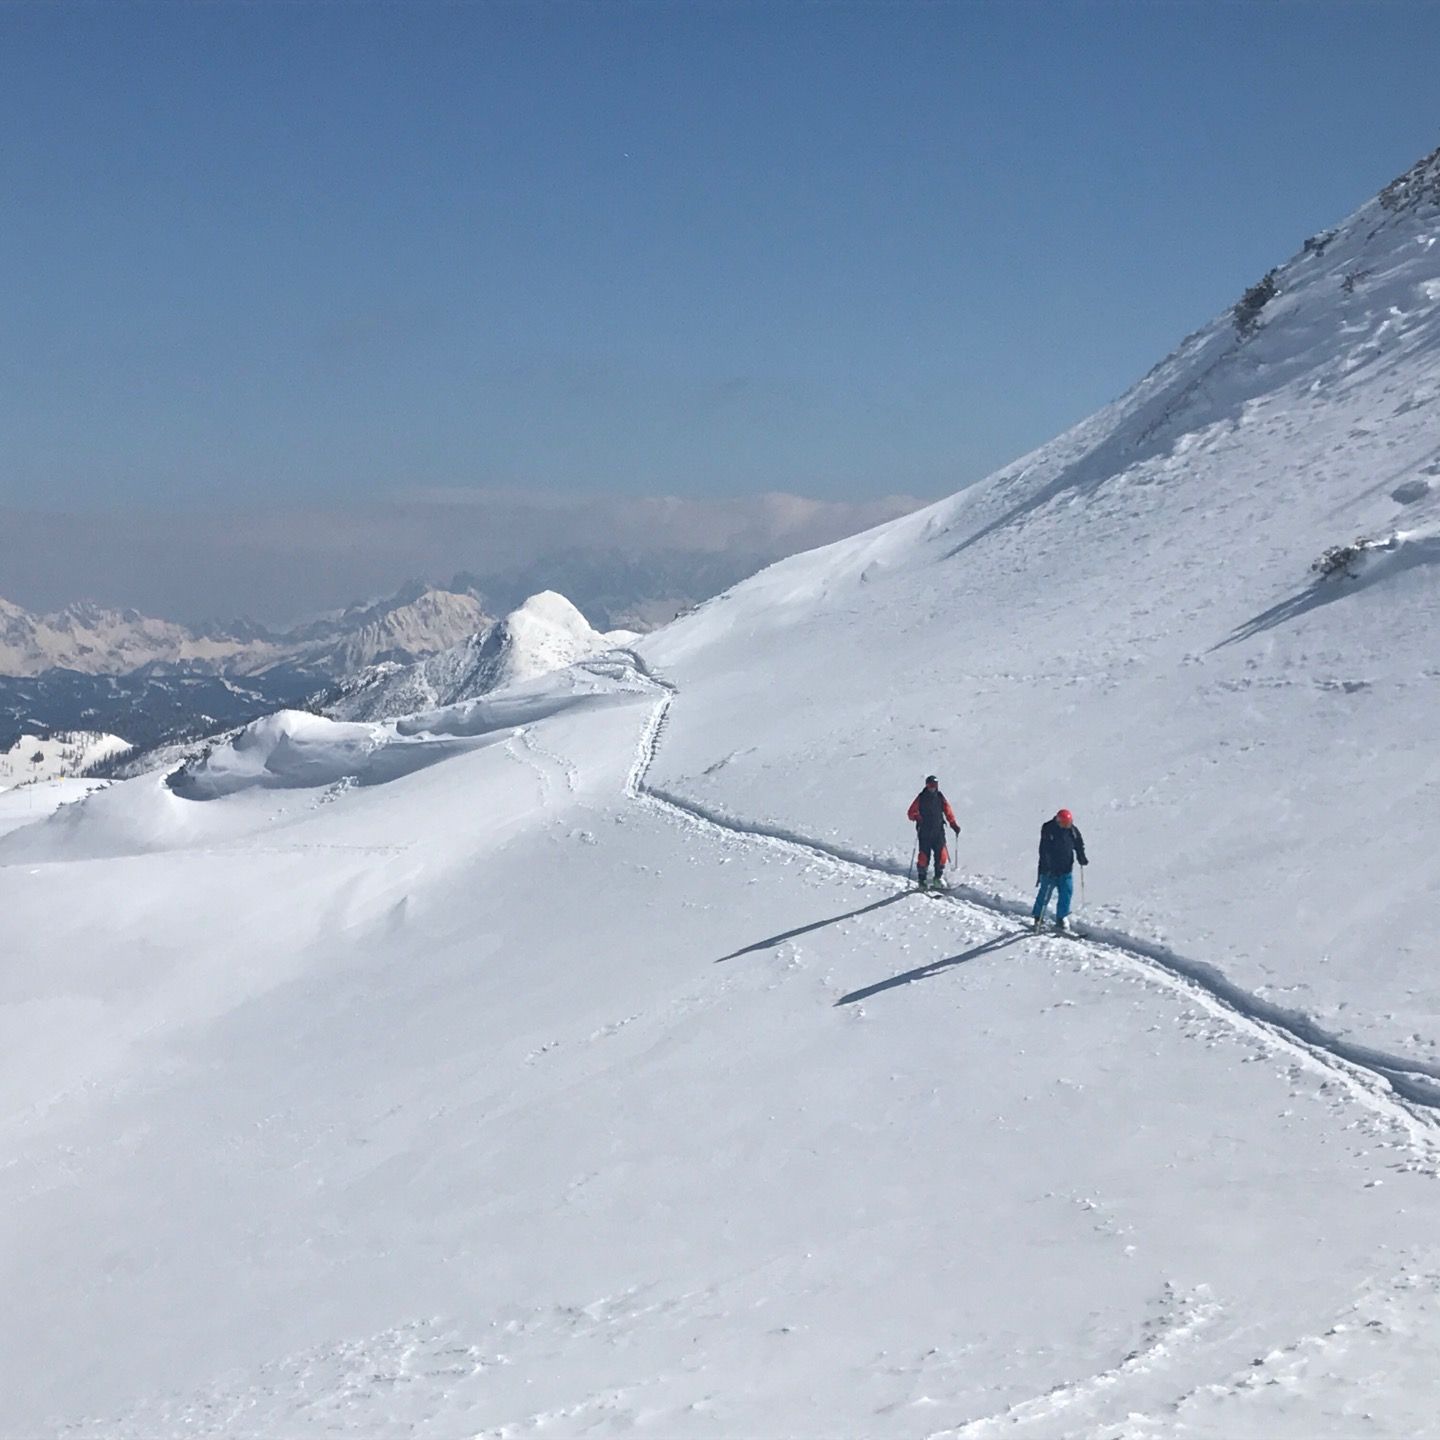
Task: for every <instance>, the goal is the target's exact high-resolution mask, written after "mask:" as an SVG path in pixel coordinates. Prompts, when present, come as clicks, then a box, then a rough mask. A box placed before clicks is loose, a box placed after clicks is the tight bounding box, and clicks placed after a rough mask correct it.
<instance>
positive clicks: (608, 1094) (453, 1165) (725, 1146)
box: [0, 657, 1440, 1440]
mask: <svg viewBox="0 0 1440 1440" xmlns="http://www.w3.org/2000/svg"><path fill="white" fill-rule="evenodd" d="M685 701H686V696H685V695H684V694H683V693H682V694H681V695H680V696H679V697H678V699H672V697H671V696H670V695H669V694H668V693H666V692H663V691H661V690H659V689H658V688H657V687H656V686H655V685H654V684H653V683H652V682H649V681H647V680H646V679H645V677H644V676H643V674H641V673H638V672H637V671H635V670H634V669H633V668H632V667H631V666H629V665H628V664H627V663H625V662H624V661H623V657H616V658H615V659H612V660H607V661H606V662H603V663H596V664H592V665H591V666H589V667H582V668H581V669H580V670H578V671H574V670H572V671H567V672H563V673H562V674H560V675H557V676H551V677H547V678H546V679H545V680H544V681H542V682H537V683H535V684H532V685H531V686H530V687H528V688H526V689H524V690H522V691H519V692H511V693H509V694H507V695H503V696H497V697H495V698H494V699H491V700H486V701H478V702H474V703H472V704H470V705H466V706H460V707H456V708H455V709H453V710H446V711H441V712H437V713H436V714H435V715H434V716H432V717H417V718H416V719H415V720H413V721H410V722H405V723H404V725H403V727H402V726H401V725H395V726H390V727H381V729H380V731H379V732H376V733H374V734H373V736H372V738H373V739H374V741H375V748H376V749H377V750H384V749H387V748H398V749H401V750H403V749H404V748H406V747H407V746H409V745H412V744H414V743H415V742H417V741H421V742H423V740H424V739H425V738H426V737H431V738H435V739H441V740H443V739H446V738H449V737H454V736H456V735H460V734H462V733H463V734H468V735H469V736H470V737H472V738H474V739H477V740H479V739H480V738H482V737H487V738H488V741H489V743H486V744H483V745H478V744H477V745H476V746H475V747H474V748H472V749H470V750H468V751H464V752H452V753H450V754H448V755H447V756H446V757H445V758H444V759H443V761H442V762H441V763H437V764H434V765H431V766H428V767H426V768H424V769H418V770H417V769H409V770H404V769H403V768H402V769H400V770H397V771H396V772H395V773H394V776H393V778H390V779H388V780H387V781H386V782H385V783H376V784H374V785H371V786H368V787H354V788H346V789H343V790H338V791H337V790H334V789H332V788H331V787H330V786H327V785H320V784H318V783H316V784H312V785H309V786H304V785H297V786H289V787H287V788H283V789H280V788H268V787H266V786H265V785H263V784H262V785H254V786H250V787H248V788H243V789H241V788H232V789H227V790H225V792H224V793H219V794H217V795H216V797H215V798H213V799H211V800H208V801H203V802H202V801H191V800H183V799H181V798H180V797H178V796H175V795H173V794H172V795H171V796H170V800H171V802H172V803H173V804H174V805H175V806H176V807H178V812H177V814H176V815H174V816H172V817H171V819H170V824H171V834H170V840H169V848H167V849H165V850H164V851H156V852H151V853H142V852H139V851H132V852H130V853H126V854H121V853H118V852H117V853H114V854H113V855H112V858H110V859H109V860H105V861H102V862H98V863H97V861H96V860H95V859H93V858H92V859H84V858H81V857H83V856H86V855H92V854H94V853H95V851H96V847H95V846H93V845H87V844H86V843H85V840H86V836H85V832H86V830H87V829H89V828H91V827H98V828H100V829H113V828H114V827H115V816H116V813H117V811H121V810H125V809H126V808H130V809H131V810H133V812H134V818H135V820H136V823H137V824H138V823H140V822H142V821H143V822H144V823H153V819H154V817H153V815H152V812H151V806H152V802H153V799H154V794H155V792H154V790H153V789H152V788H150V787H149V786H148V783H147V782H146V781H145V780H138V781H132V782H127V783H125V784H121V785H117V786H114V787H112V788H111V789H110V790H108V791H107V792H106V793H105V794H104V795H101V796H97V797H95V798H93V799H92V800H89V801H87V802H85V804H84V805H82V806H80V807H75V808H74V809H72V810H71V811H69V812H66V813H64V814H62V815H61V816H57V817H56V819H55V820H53V821H50V822H43V823H41V824H38V825H35V826H31V827H27V828H26V829H25V830H24V831H21V832H18V833H16V834H14V835H12V836H11V837H10V838H9V840H8V841H6V842H4V843H3V844H0V913H5V914H6V915H7V916H8V917H9V918H10V920H11V921H12V923H13V927H14V931H13V933H14V934H16V935H17V936H19V937H21V939H20V944H19V947H18V949H16V950H14V951H13V952H12V953H11V955H10V956H9V957H8V959H7V964H6V967H5V970H4V986H5V989H4V998H5V1005H4V1008H3V1009H0V1023H3V1025H4V1034H3V1036H0V1039H3V1042H4V1043H3V1044H0V1095H3V1096H4V1098H5V1105H4V1107H3V1111H0V1135H3V1143H4V1145H5V1149H6V1154H7V1159H8V1162H9V1163H8V1164H7V1165H6V1167H4V1168H3V1170H0V1213H3V1214H4V1216H5V1220H6V1225H7V1228H8V1229H9V1230H10V1233H13V1234H15V1235H17V1236H20V1237H22V1239H23V1243H22V1244H18V1245H14V1246H9V1247H5V1248H4V1250H3V1251H0V1283H3V1285H4V1288H5V1293H6V1294H7V1296H9V1297H10V1298H11V1301H12V1303H11V1304H10V1305H7V1306H6V1307H5V1308H4V1310H3V1312H0V1382H3V1383H0V1428H4V1429H7V1430H9V1431H13V1432H16V1433H30V1432H34V1431H37V1430H42V1431H45V1432H55V1431H60V1430H63V1431H64V1433H66V1434H71V1435H78V1436H95V1437H99V1436H104V1437H106V1440H116V1437H127V1436H128V1437H139V1436H145V1437H160V1436H180V1435H196V1434H201V1435H204V1434H212V1435H225V1436H229V1437H235V1436H262V1435H274V1434H286V1435H301V1434H312V1433H313V1434H320V1433H329V1432H332V1431H333V1430H335V1429H337V1428H338V1429H342V1430H346V1431H348V1432H353V1433H364V1434H377V1435H386V1434H395V1435H398V1434H402V1433H403V1434H409V1435H419V1436H434V1437H448V1436H454V1435H457V1434H483V1435H495V1436H503V1435H518V1434H523V1433H530V1432H532V1431H537V1430H543V1431H545V1432H546V1433H549V1434H554V1435H562V1436H563V1435H579V1434H587V1433H588V1434H597V1433H598V1434H618V1433H622V1432H623V1433H630V1434H635V1433H639V1434H651V1435H655V1436H657V1437H658V1436H665V1437H671V1436H732V1435H738V1434H747V1435H748V1434H765V1435H775V1436H801V1435H814V1434H865V1435H873V1436H897V1437H899V1436H905V1437H910V1436H916V1435H923V1436H937V1437H938V1436H950V1435H977V1436H978V1435H987V1434H992V1433H1020V1434H1028V1435H1051V1436H1061V1435H1063V1436H1076V1435H1095V1436H1097V1437H1098V1436H1100V1435H1115V1434H1119V1433H1127V1434H1134V1435H1135V1436H1137V1437H1138V1436H1141V1435H1144V1434H1147V1433H1148V1434H1187V1435H1212V1436H1220V1435H1234V1434H1236V1433H1238V1432H1237V1430H1236V1422H1237V1418H1238V1419H1240V1420H1244V1419H1246V1418H1247V1417H1250V1416H1254V1417H1255V1420H1256V1424H1257V1426H1260V1427H1263V1429H1264V1432H1265V1433H1266V1434H1267V1435H1269V1436H1272V1437H1286V1436H1288V1437H1294V1440H1299V1437H1301V1436H1304V1437H1307V1440H1309V1437H1314V1436H1316V1435H1319V1434H1325V1433H1331V1434H1339V1433H1343V1432H1342V1431H1341V1430H1340V1428H1339V1424H1340V1421H1339V1419H1336V1420H1334V1422H1333V1424H1332V1423H1331V1421H1330V1420H1328V1419H1327V1416H1329V1415H1331V1414H1333V1415H1335V1416H1343V1415H1345V1414H1346V1413H1348V1412H1349V1411H1350V1410H1352V1409H1353V1407H1350V1406H1349V1405H1348V1402H1347V1400H1346V1396H1348V1395H1349V1394H1351V1393H1353V1391H1354V1386H1355V1384H1356V1382H1357V1381H1359V1382H1362V1383H1364V1384H1365V1385H1366V1387H1367V1388H1366V1393H1367V1397H1368V1411H1369V1416H1370V1418H1369V1420H1368V1421H1367V1425H1368V1427H1369V1433H1371V1434H1376V1435H1386V1434H1389V1435H1400V1434H1414V1433H1416V1432H1415V1431H1414V1430H1413V1428H1406V1427H1407V1426H1410V1424H1411V1421H1412V1420H1413V1417H1414V1415H1415V1414H1416V1413H1418V1412H1419V1411H1420V1410H1421V1409H1423V1407H1424V1406H1425V1405H1426V1404H1427V1403H1429V1405H1430V1406H1431V1411H1430V1413H1433V1405H1434V1401H1435V1399H1436V1398H1437V1397H1436V1390H1435V1380H1434V1376H1433V1374H1431V1369H1432V1367H1430V1366H1429V1365H1428V1355H1427V1352H1426V1351H1425V1349H1424V1347H1423V1345H1419V1344H1415V1343H1412V1342H1411V1341H1410V1340H1409V1338H1408V1337H1409V1336H1410V1335H1412V1334H1414V1333H1415V1327H1417V1326H1418V1327H1420V1331H1421V1333H1424V1334H1429V1333H1431V1332H1430V1328H1429V1327H1430V1326H1431V1324H1432V1320H1433V1317H1432V1315H1431V1314H1430V1310H1429V1309H1428V1308H1427V1306H1426V1304H1425V1302H1424V1296H1425V1295H1426V1294H1428V1293H1429V1290H1430V1289H1431V1288H1433V1281H1434V1277H1435V1276H1436V1274H1437V1273H1440V1255H1437V1253H1436V1246H1435V1242H1434V1237H1433V1233H1432V1230H1431V1226H1430V1224H1429V1216H1430V1214H1431V1209H1430V1202H1431V1200H1432V1199H1433V1193H1432V1192H1433V1190H1434V1187H1435V1185H1436V1183H1437V1180H1436V1175H1437V1172H1440V1133H1437V1129H1436V1126H1435V1125H1434V1123H1433V1122H1432V1121H1431V1120H1430V1119H1429V1118H1428V1117H1427V1115H1426V1113H1425V1112H1419V1111H1410V1110H1408V1109H1407V1108H1406V1107H1405V1106H1404V1105H1402V1104H1400V1103H1399V1102H1397V1101H1395V1100H1394V1099H1393V1098H1391V1097H1389V1096H1388V1095H1387V1093H1386V1092H1385V1089H1384V1087H1383V1085H1377V1084H1375V1083H1374V1078H1373V1077H1367V1076H1365V1075H1363V1074H1360V1073H1358V1072H1352V1071H1350V1070H1349V1069H1347V1068H1346V1067H1345V1066H1344V1065H1343V1064H1341V1063H1339V1062H1336V1061H1334V1060H1333V1059H1331V1058H1327V1057H1326V1056H1325V1054H1324V1053H1323V1052H1320V1051H1314V1052H1312V1051H1310V1050H1307V1049H1305V1048H1304V1047H1300V1046H1297V1045H1295V1044H1293V1043H1292V1042H1290V1041H1288V1040H1287V1039H1286V1038H1285V1037H1284V1036H1280V1035H1274V1034H1271V1033H1270V1032H1267V1031H1266V1030H1265V1029H1263V1028H1261V1027H1256V1026H1254V1025H1251V1024H1249V1023H1248V1022H1246V1021H1245V1020H1244V1019H1243V1017H1238V1016H1236V1015H1234V1014H1233V1013H1231V1012H1228V1011H1226V1010H1224V1009H1223V1008H1218V1009H1217V1008H1215V1007H1213V1006H1211V1005H1208V1004H1207V1003H1205V1000H1204V996H1203V995H1202V994H1200V993H1198V992H1195V993H1192V992H1188V991H1186V990H1184V989H1183V988H1177V987H1176V986H1175V985H1173V984H1172V983H1170V982H1169V981H1167V980H1166V979H1165V977H1164V976H1163V975H1162V974H1161V973H1160V972H1158V971H1151V970H1149V969H1147V968H1146V967H1145V966H1144V965H1143V963H1141V964H1137V963H1136V961H1135V960H1134V959H1133V958H1128V957H1126V956H1125V955H1124V954H1123V953H1120V952H1115V951H1109V950H1106V949H1104V948H1103V947H1092V946H1088V945H1086V944H1084V943H1083V942H1076V941H1062V940H1055V939H1039V940H1036V939H1032V938H1028V937H1018V936H1017V935H1016V934H1015V933H1014V931H1013V928H1012V927H1011V926H1010V925H1008V923H1006V921H1005V920H1004V919H1003V918H1001V917H997V916H996V915H994V914H987V913H986V912H984V911H979V910H975V909H973V908H971V907H968V906H965V905H962V904H958V903H955V902H951V901H945V900H928V899H922V898H919V897H915V896H910V895H907V894H905V893H903V892H901V891H899V890H898V889H897V888H896V881H895V879H894V877H893V876H890V875H888V874H885V873H877V872H875V871H869V870H866V869H864V868H863V867H857V866H854V865H849V864H845V863H843V862H840V861H836V860H833V859H831V858H828V857H826V856H824V855H822V854H819V853H816V852H814V851H807V850H806V849H804V848H803V847H799V846H794V845H790V844H786V843H782V842H777V841H772V840H767V839H766V838H765V837H763V836H759V835H750V834H744V833H727V832H725V831H723V830H720V829H717V828H715V827H713V826H709V825H707V824H705V823H704V822H703V821H700V820H697V819H695V818H694V817H692V816H689V815H686V814H685V813H683V812H681V811H677V810H675V809H673V808H671V807H669V806H667V805H665V804H664V803H662V802H659V801H657V800H655V799H653V798H650V797H649V796H648V795H647V793H646V789H645V786H644V783H643V782H644V777H645V775H646V773H647V771H648V770H650V769H653V766H652V765H651V761H650V757H651V755H652V753H653V751H654V749H655V747H656V745H657V744H658V745H659V747H660V749H659V753H660V756H661V757H662V758H663V756H664V753H665V748H666V747H667V746H668V745H669V743H670V736H671V735H672V734H673V733H674V731H673V730H667V729H666V728H665V725H664V721H665V718H666V715H667V712H668V713H674V714H676V715H677V716H678V714H679V713H680V711H681V710H682V708H683V707H684V705H685ZM309 718H310V719H311V720H312V721H313V717H309ZM349 734H350V727H344V726H331V725H328V724H327V723H326V722H323V721H314V722H313V727H312V726H297V725H296V724H294V723H293V722H290V721H282V722H277V724H276V726H275V727H273V728H272V730H271V731H269V732H267V740H268V742H270V743H269V746H268V752H267V753H268V754H269V755H270V756H271V757H273V756H275V755H276V754H277V753H282V752H283V746H282V744H281V743H280V742H281V740H282V738H283V737H285V736H287V735H288V736H290V737H292V738H294V739H296V740H297V741H298V740H301V739H303V740H305V741H306V742H307V743H309V744H311V745H312V746H315V747H323V746H324V745H325V744H326V743H327V740H328V741H340V742H344V741H346V740H347V739H348V738H349ZM261 748H264V747H261ZM235 753H236V754H237V755H238V754H243V753H244V748H243V747H241V748H240V749H239V750H237V751H236V752H235ZM382 768H383V767H382ZM314 778H315V779H316V780H317V781H318V779H319V777H318V776H317V777H314ZM557 880H559V881H562V882H563V889H560V890H557ZM82 896H83V903H77V902H78V901H79V900H80V897H82ZM1117 1117H1123V1123H1119V1124H1117ZM1382 1317H1383V1320H1384V1323H1388V1324H1391V1325H1394V1326H1395V1328H1396V1331H1397V1334H1398V1336H1399V1339H1398V1341H1397V1343H1396V1344H1395V1345H1394V1346H1391V1347H1386V1348H1385V1349H1383V1350H1382V1351H1381V1352H1380V1353H1383V1354H1384V1355H1385V1356H1386V1360H1387V1363H1388V1364H1389V1365H1390V1366H1391V1367H1392V1368H1390V1369H1389V1370H1388V1371H1387V1372H1386V1376H1385V1378H1384V1381H1383V1382H1376V1381H1375V1380H1374V1379H1373V1372H1374V1368H1375V1365H1376V1363H1377V1350H1376V1342H1375V1341H1373V1340H1372V1339H1370V1338H1369V1336H1368V1334H1366V1335H1359V1336H1355V1335H1353V1332H1354V1331H1355V1330H1356V1329H1357V1328H1358V1327H1361V1326H1368V1325H1369V1322H1370V1321H1371V1320H1372V1319H1377V1318H1382ZM1352 1337H1353V1338H1352ZM1257 1357H1259V1361H1260V1366H1261V1373H1262V1374H1263V1376H1264V1377H1265V1378H1266V1379H1269V1378H1271V1377H1273V1378H1275V1379H1276V1380H1277V1382H1279V1384H1280V1387H1281V1388H1280V1391H1278V1392H1277V1391H1274V1390H1272V1391H1270V1392H1269V1393H1266V1394H1264V1395H1262V1396H1259V1397H1256V1396H1255V1395H1254V1387H1255V1376H1256V1361H1257ZM1337 1377H1340V1378H1343V1379H1345V1380H1346V1381H1347V1382H1348V1388H1346V1389H1345V1390H1344V1391H1343V1392H1340V1393H1337V1389H1336V1387H1337ZM1121 1425H1123V1426H1125V1427H1128V1428H1126V1429H1124V1430H1123V1431H1122V1430H1121V1429H1120V1428H1117V1427H1120V1426H1121ZM1327 1425H1329V1426H1331V1428H1329V1429H1326V1428H1325V1426H1327Z"/></svg>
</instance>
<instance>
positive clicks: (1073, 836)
mask: <svg viewBox="0 0 1440 1440" xmlns="http://www.w3.org/2000/svg"><path fill="white" fill-rule="evenodd" d="M1077 860H1078V861H1079V862H1080V863H1081V864H1082V865H1088V864H1089V863H1090V861H1089V859H1088V858H1087V857H1086V855H1085V837H1084V836H1083V835H1081V833H1080V827H1079V826H1078V825H1077V824H1076V823H1075V817H1074V816H1073V815H1072V814H1071V813H1070V812H1069V811H1068V810H1060V811H1057V812H1056V815H1055V818H1054V819H1053V820H1047V821H1046V822H1045V823H1044V824H1043V825H1042V826H1041V827H1040V866H1039V873H1038V874H1037V875H1036V876H1035V883H1036V885H1038V886H1039V887H1040V888H1039V890H1038V892H1037V894H1036V896H1035V908H1034V909H1033V910H1032V911H1031V912H1030V913H1031V915H1032V916H1033V917H1034V922H1035V926H1034V928H1035V929H1036V930H1040V929H1043V928H1044V925H1045V910H1046V908H1047V907H1048V906H1049V904H1050V895H1051V892H1052V891H1053V892H1054V894H1055V895H1056V896H1057V899H1056V901H1055V928H1056V929H1057V930H1059V931H1061V932H1064V931H1066V930H1068V929H1069V928H1070V927H1069V926H1068V925H1066V923H1065V917H1066V916H1067V915H1068V914H1069V913H1070V901H1071V898H1072V897H1073V895H1074V893H1075V874H1074V871H1075V862H1076V861H1077Z"/></svg>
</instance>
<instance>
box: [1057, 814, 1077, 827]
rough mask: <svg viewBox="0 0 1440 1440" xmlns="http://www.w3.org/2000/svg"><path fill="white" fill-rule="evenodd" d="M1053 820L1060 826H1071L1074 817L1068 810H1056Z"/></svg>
mask: <svg viewBox="0 0 1440 1440" xmlns="http://www.w3.org/2000/svg"><path fill="white" fill-rule="evenodd" d="M1055 818H1056V819H1057V820H1058V821H1059V822H1060V823H1061V824H1062V825H1072V824H1074V822H1075V817H1074V816H1073V815H1072V814H1071V813H1070V812H1069V811H1068V810H1057V811H1056V812H1055Z"/></svg>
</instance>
